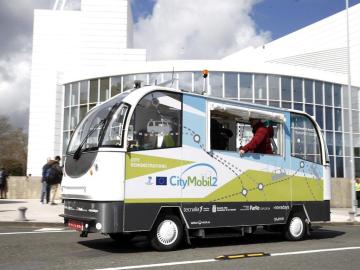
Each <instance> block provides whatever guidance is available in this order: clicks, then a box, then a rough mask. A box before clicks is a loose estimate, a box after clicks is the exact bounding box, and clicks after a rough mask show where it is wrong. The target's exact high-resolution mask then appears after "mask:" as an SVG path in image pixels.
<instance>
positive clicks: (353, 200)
mask: <svg viewBox="0 0 360 270" xmlns="http://www.w3.org/2000/svg"><path fill="white" fill-rule="evenodd" d="M345 3H346V37H347V38H346V40H347V73H348V91H349V97H350V98H349V99H348V104H349V119H350V121H349V131H350V140H349V147H350V182H351V185H350V186H351V210H350V212H349V220H350V221H354V220H355V216H356V211H357V201H356V191H355V163H354V143H353V124H352V121H353V117H352V104H351V102H352V98H351V69H350V68H351V66H350V30H349V0H345Z"/></svg>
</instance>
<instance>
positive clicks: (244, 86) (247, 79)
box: [240, 73, 253, 100]
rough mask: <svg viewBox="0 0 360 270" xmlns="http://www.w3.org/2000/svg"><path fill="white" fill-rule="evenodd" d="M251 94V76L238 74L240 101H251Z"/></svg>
mask: <svg viewBox="0 0 360 270" xmlns="http://www.w3.org/2000/svg"><path fill="white" fill-rule="evenodd" d="M252 98H253V93H252V75H251V74H248V73H240V99H251V100H252Z"/></svg>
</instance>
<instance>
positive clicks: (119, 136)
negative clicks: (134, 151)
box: [101, 104, 129, 147]
mask: <svg viewBox="0 0 360 270" xmlns="http://www.w3.org/2000/svg"><path fill="white" fill-rule="evenodd" d="M128 110H129V106H128V105H126V104H122V105H121V106H120V108H119V109H118V110H117V112H116V113H115V114H114V115H113V117H112V119H111V121H110V123H109V125H108V126H107V129H106V132H105V136H104V139H103V142H102V144H101V146H115V147H121V146H122V145H123V134H124V126H125V120H126V115H127V112H128Z"/></svg>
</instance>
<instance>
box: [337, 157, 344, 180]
mask: <svg viewBox="0 0 360 270" xmlns="http://www.w3.org/2000/svg"><path fill="white" fill-rule="evenodd" d="M336 177H339V178H342V177H344V159H343V158H342V157H337V158H336Z"/></svg>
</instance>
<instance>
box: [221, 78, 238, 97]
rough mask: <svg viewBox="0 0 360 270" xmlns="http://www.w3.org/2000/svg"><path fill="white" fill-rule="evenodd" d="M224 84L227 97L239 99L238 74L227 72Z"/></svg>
mask: <svg viewBox="0 0 360 270" xmlns="http://www.w3.org/2000/svg"><path fill="white" fill-rule="evenodd" d="M224 83H225V85H224V88H225V97H227V98H238V74H237V73H232V72H226V73H225V81H224Z"/></svg>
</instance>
